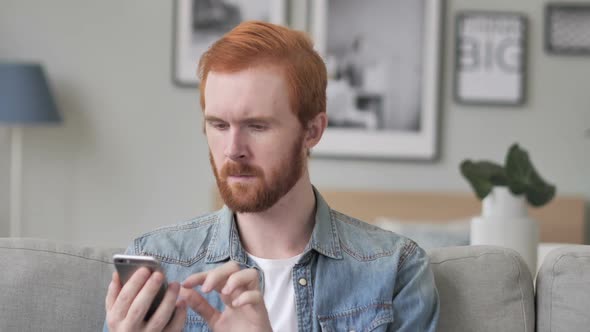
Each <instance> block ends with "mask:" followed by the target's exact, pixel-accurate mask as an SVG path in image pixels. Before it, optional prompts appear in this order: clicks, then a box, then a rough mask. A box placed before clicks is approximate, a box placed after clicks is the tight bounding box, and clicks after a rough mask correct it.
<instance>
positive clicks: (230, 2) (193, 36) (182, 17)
mask: <svg viewBox="0 0 590 332" xmlns="http://www.w3.org/2000/svg"><path fill="white" fill-rule="evenodd" d="M285 5H286V2H285V0H176V8H175V10H176V13H175V17H176V19H175V24H176V27H175V45H174V58H175V59H174V81H175V82H176V83H177V84H179V85H187V86H196V85H198V83H199V82H198V78H197V66H198V63H199V59H200V58H201V55H202V54H203V53H204V52H205V51H206V50H207V49H208V48H209V46H211V44H213V43H214V42H215V41H216V40H218V39H219V38H221V36H223V35H224V34H225V33H227V32H229V31H230V30H231V29H233V28H234V27H235V26H237V25H238V24H240V23H241V22H243V21H249V20H259V21H267V22H272V23H276V24H284V23H285V13H286V12H285V10H286V7H285Z"/></svg>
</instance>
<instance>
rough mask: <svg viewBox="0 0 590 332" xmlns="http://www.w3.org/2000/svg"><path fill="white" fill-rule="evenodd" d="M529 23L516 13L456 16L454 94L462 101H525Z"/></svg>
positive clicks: (495, 103)
mask: <svg viewBox="0 0 590 332" xmlns="http://www.w3.org/2000/svg"><path fill="white" fill-rule="evenodd" d="M527 25H528V22H527V19H526V17H525V16H524V15H522V14H520V13H513V12H488V11H466V12H461V13H459V14H458V15H457V17H456V24H455V30H456V31H455V80H454V97H455V101H456V102H457V103H460V104H471V105H490V106H518V105H522V104H524V102H525V91H526V57H527V47H526V43H527V33H528V27H527Z"/></svg>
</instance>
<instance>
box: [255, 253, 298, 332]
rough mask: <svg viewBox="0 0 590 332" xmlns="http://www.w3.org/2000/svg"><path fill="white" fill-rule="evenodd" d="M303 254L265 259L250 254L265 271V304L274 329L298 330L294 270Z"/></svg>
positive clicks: (282, 330) (290, 331) (283, 330)
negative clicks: (285, 257)
mask: <svg viewBox="0 0 590 332" xmlns="http://www.w3.org/2000/svg"><path fill="white" fill-rule="evenodd" d="M302 255H303V254H300V255H297V256H295V257H291V258H287V259H265V258H259V257H255V256H252V255H250V254H248V256H249V257H250V258H251V259H252V260H253V261H255V262H256V264H258V266H259V267H260V268H261V269H262V271H263V272H264V304H265V305H266V310H268V317H269V319H270V325H271V326H272V330H273V331H280V332H297V308H296V307H295V290H294V288H293V274H292V270H293V266H295V264H296V263H297V262H298V261H299V258H301V256H302Z"/></svg>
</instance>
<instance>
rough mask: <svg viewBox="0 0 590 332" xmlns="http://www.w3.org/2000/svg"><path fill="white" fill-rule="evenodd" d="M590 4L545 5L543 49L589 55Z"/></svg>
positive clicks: (565, 53) (559, 53) (562, 53)
mask: <svg viewBox="0 0 590 332" xmlns="http://www.w3.org/2000/svg"><path fill="white" fill-rule="evenodd" d="M589 27H590V4H588V3H548V4H546V5H545V51H546V52H547V53H549V54H556V55H586V56H588V55H590V28H589Z"/></svg>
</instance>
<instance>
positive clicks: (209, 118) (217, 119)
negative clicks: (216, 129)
mask: <svg viewBox="0 0 590 332" xmlns="http://www.w3.org/2000/svg"><path fill="white" fill-rule="evenodd" d="M205 121H207V122H211V121H215V122H218V121H220V122H225V121H224V120H222V119H221V118H218V117H216V116H213V115H206V116H205Z"/></svg>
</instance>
